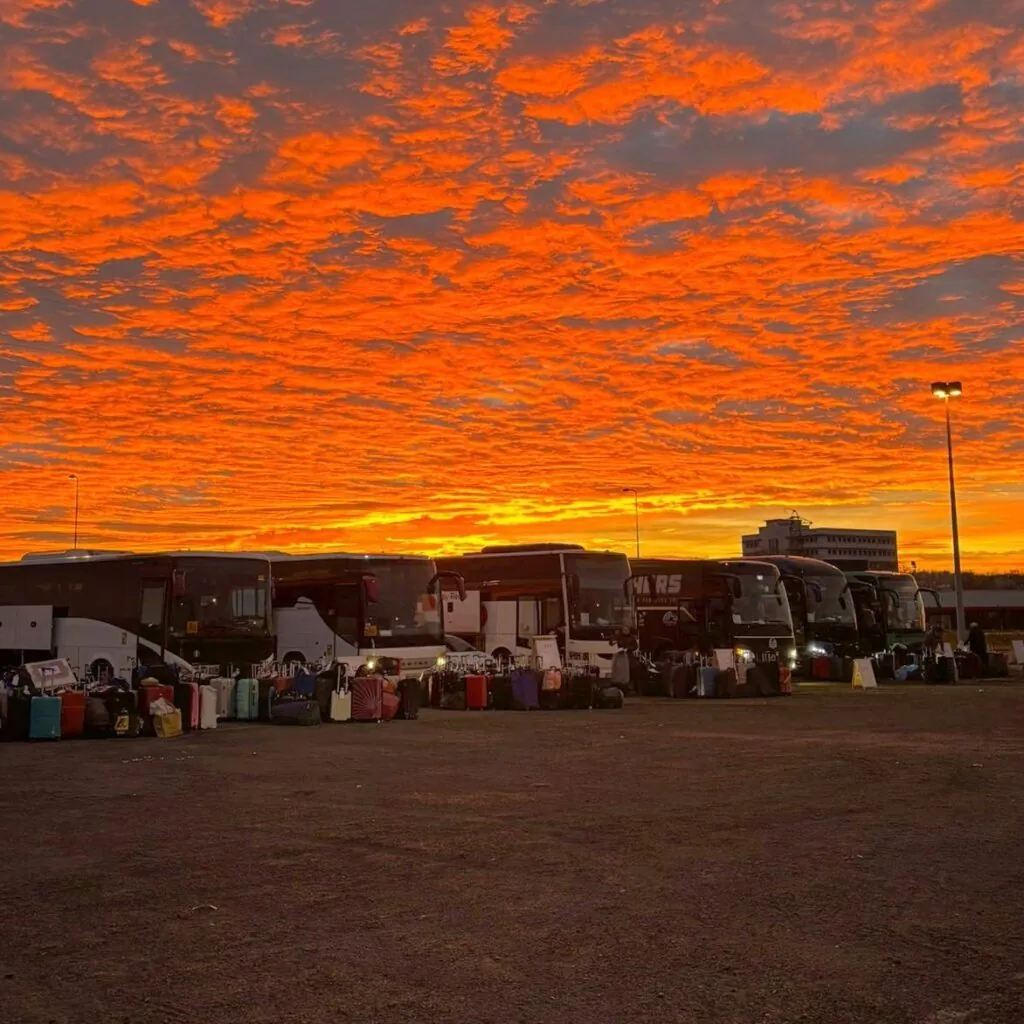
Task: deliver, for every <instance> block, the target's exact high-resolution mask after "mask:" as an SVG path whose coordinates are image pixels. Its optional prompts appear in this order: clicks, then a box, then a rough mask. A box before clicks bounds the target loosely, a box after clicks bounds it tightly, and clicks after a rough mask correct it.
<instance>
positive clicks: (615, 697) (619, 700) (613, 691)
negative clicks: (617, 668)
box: [597, 686, 626, 708]
mask: <svg viewBox="0 0 1024 1024" xmlns="http://www.w3.org/2000/svg"><path fill="white" fill-rule="evenodd" d="M625 703H626V699H625V695H624V694H623V692H622V690H621V689H619V687H617V686H605V687H602V689H601V690H600V691H599V692H598V695H597V706H598V707H599V708H621V707H622V706H623V705H624V704H625Z"/></svg>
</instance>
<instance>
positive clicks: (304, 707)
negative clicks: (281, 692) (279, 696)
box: [270, 700, 320, 725]
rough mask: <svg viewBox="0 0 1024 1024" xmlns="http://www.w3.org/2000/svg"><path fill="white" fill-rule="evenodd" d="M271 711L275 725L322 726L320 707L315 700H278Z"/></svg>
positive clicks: (271, 719)
mask: <svg viewBox="0 0 1024 1024" xmlns="http://www.w3.org/2000/svg"><path fill="white" fill-rule="evenodd" d="M271 710H272V714H271V718H270V721H271V722H273V723H274V725H319V724H320V705H319V704H317V702H316V701H315V700H276V701H274V703H273V705H272V706H271Z"/></svg>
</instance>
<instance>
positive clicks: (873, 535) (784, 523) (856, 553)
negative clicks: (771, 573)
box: [743, 516, 899, 572]
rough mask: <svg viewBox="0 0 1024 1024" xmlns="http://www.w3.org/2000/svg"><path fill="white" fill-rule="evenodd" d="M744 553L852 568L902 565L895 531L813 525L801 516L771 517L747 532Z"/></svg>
mask: <svg viewBox="0 0 1024 1024" xmlns="http://www.w3.org/2000/svg"><path fill="white" fill-rule="evenodd" d="M743 554H744V556H745V557H747V558H756V557H757V556H758V555H803V556H805V557H806V558H820V559H821V560H822V561H823V562H831V563H832V564H833V565H835V566H838V567H839V568H840V569H850V570H865V569H883V570H885V569H887V570H891V571H894V572H895V571H897V570H898V568H899V560H898V554H897V545H896V531H895V530H857V529H848V528H845V527H836V526H812V525H811V524H810V523H808V522H807V521H806V520H805V519H801V518H800V517H799V516H792V517H790V518H789V519H769V520H768V521H767V522H766V523H765V524H764V526H762V527H761V528H760V529H759V530H758V531H757V533H753V534H746V535H744V537H743Z"/></svg>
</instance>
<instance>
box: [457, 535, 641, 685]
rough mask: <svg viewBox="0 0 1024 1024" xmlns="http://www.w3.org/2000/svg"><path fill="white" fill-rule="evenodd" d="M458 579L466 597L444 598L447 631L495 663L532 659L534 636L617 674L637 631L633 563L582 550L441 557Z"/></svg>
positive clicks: (533, 548)
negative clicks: (617, 662)
mask: <svg viewBox="0 0 1024 1024" xmlns="http://www.w3.org/2000/svg"><path fill="white" fill-rule="evenodd" d="M437 565H438V568H439V569H444V570H446V571H449V572H454V573H458V574H459V575H460V576H461V577H462V578H463V579H464V580H465V585H466V591H467V599H466V600H465V601H464V602H462V605H461V607H460V608H458V609H452V608H451V603H450V602H449V601H448V600H447V599H446V600H445V607H444V610H445V615H446V617H447V619H446V629H447V632H448V633H450V634H453V635H455V636H457V637H459V638H461V639H462V640H465V641H467V642H468V643H470V644H471V645H472V646H474V647H475V648H476V649H477V650H480V651H483V652H484V653H485V654H487V655H489V656H491V657H496V658H507V657H513V656H521V655H527V654H529V653H530V652H531V651H532V644H533V638H534V637H542V636H553V637H556V638H557V641H558V646H559V650H560V651H561V655H562V658H563V659H564V660H565V661H573V660H576V661H585V662H587V663H588V664H589V665H590V666H592V667H594V668H597V669H598V670H599V671H600V673H601V675H603V676H607V675H609V674H610V672H611V667H612V658H613V657H614V655H615V654H616V652H617V651H618V650H619V639H620V638H621V637H622V636H623V634H624V633H625V632H630V631H632V628H633V609H632V602H631V600H630V597H629V595H628V586H627V583H628V580H629V575H630V570H629V559H628V558H627V557H626V556H625V555H623V554H618V553H615V552H611V551H588V550H586V549H585V548H583V547H581V546H580V545H578V544H532V545H508V546H505V545H498V546H492V547H486V548H484V549H483V550H482V551H479V552H476V553H474V554H466V555H457V556H448V557H443V558H438V559H437Z"/></svg>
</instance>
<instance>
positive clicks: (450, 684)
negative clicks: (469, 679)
mask: <svg viewBox="0 0 1024 1024" xmlns="http://www.w3.org/2000/svg"><path fill="white" fill-rule="evenodd" d="M441 707H442V708H443V709H444V710H445V711H465V710H466V679H465V677H464V676H457V675H455V674H454V673H453V672H446V673H445V674H444V675H443V676H441Z"/></svg>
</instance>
